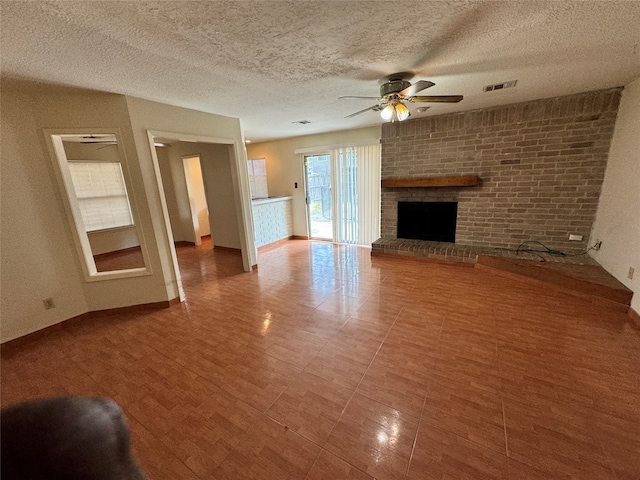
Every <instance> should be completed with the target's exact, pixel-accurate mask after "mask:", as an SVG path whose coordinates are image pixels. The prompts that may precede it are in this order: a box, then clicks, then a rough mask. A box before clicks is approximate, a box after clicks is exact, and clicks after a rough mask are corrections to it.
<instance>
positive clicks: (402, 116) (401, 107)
mask: <svg viewBox="0 0 640 480" xmlns="http://www.w3.org/2000/svg"><path fill="white" fill-rule="evenodd" d="M396 115H397V117H398V121H400V122H402V121H404V120H406V119H407V118H409V115H410V114H409V109H408V108H407V106H406V105H405V104H404V103H398V104H397V105H396Z"/></svg>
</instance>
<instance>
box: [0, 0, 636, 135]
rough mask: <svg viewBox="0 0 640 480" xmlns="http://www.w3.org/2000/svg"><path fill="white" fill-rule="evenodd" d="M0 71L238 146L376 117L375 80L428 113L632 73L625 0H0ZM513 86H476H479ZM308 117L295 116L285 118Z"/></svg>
mask: <svg viewBox="0 0 640 480" xmlns="http://www.w3.org/2000/svg"><path fill="white" fill-rule="evenodd" d="M0 8H1V10H0V15H1V21H2V25H1V28H2V29H1V44H0V45H1V49H2V50H1V53H2V64H1V69H2V74H3V76H7V77H16V78H24V79H32V80H38V81H45V82H50V83H54V84H62V85H70V86H77V87H85V88H90V89H95V90H103V91H109V92H116V93H123V94H128V95H133V96H137V97H142V98H147V99H150V100H155V101H159V102H163V103H168V104H172V105H179V106H183V107H188V108H192V109H196V110H202V111H206V112H211V113H216V114H221V115H227V116H231V117H237V118H240V120H241V123H242V127H243V130H244V132H245V136H246V138H248V139H251V140H253V141H260V140H265V139H273V138H282V137H291V136H296V135H304V134H309V133H317V132H326V131H332V130H344V129H350V128H356V127H362V126H368V125H376V124H379V123H381V119H380V117H379V115H378V114H377V113H376V112H373V111H369V112H366V113H363V114H362V115H358V116H356V117H354V118H350V119H345V118H344V117H345V116H346V115H348V114H350V113H353V112H355V111H357V110H361V109H363V108H366V107H368V106H370V105H373V104H374V103H375V102H372V101H366V100H338V96H340V95H363V96H377V95H378V92H379V79H380V78H381V77H383V76H385V75H388V74H390V73H393V72H399V71H410V72H412V73H413V74H414V75H415V76H414V77H413V80H414V81H415V80H419V79H426V80H431V81H433V82H435V84H436V86H434V87H432V88H430V89H428V90H425V91H424V92H423V94H426V95H442V94H463V95H464V96H465V99H464V100H463V101H462V102H461V103H459V104H432V105H431V108H430V109H429V110H427V112H426V113H422V114H420V113H417V112H416V111H415V108H416V106H415V105H412V106H410V108H411V110H412V115H413V116H414V117H417V116H424V115H439V114H443V113H448V112H454V111H460V110H470V109H475V108H482V107H487V106H493V105H500V104H507V103H514V102H520V101H526V100H532V99H536V98H543V97H552V96H558V95H564V94H570V93H576V92H580V91H587V90H595V89H600V88H608V87H614V86H620V85H625V84H627V83H629V82H630V81H632V80H634V79H635V78H638V77H640V27H639V25H640V2H638V1H619V2H616V1H589V0H580V1H560V0H552V1H547V0H539V1H538V0H522V1H518V0H510V1H505V2H501V1H470V0H469V1H467V0H448V1H444V0H443V1H426V0H418V1H385V2H379V1H337V0H336V1H318V0H313V1H301V0H297V1H239V2H234V1H210V0H207V1H118V2H115V1H88V0H78V1H74V0H66V1H43V0H39V1H16V2H13V1H5V0H0ZM509 80H518V83H517V86H516V87H515V88H513V89H509V90H502V91H495V92H488V93H483V92H482V87H483V86H484V85H488V84H494V83H501V82H504V81H509ZM298 120H309V121H310V122H311V123H310V124H308V125H298V124H294V123H293V122H296V121H298Z"/></svg>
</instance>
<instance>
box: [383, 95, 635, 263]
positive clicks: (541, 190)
mask: <svg viewBox="0 0 640 480" xmlns="http://www.w3.org/2000/svg"><path fill="white" fill-rule="evenodd" d="M621 91H622V89H621V88H614V89H608V90H600V91H594V92H586V93H580V94H576V95H570V96H564V97H557V98H550V99H543V100H536V101H532V102H527V103H519V104H513V105H507V106H502V107H495V108H490V109H485V110H474V111H469V112H462V113H455V114H449V115H441V116H434V117H426V118H419V119H415V120H408V121H406V122H396V123H386V124H384V125H383V128H382V140H381V143H382V179H383V188H382V206H381V208H382V211H381V214H382V215H381V236H382V238H381V240H382V241H387V243H388V241H389V240H393V239H396V238H397V215H398V213H397V212H398V202H457V222H456V232H455V239H456V240H455V241H456V244H460V245H468V246H476V247H497V248H516V247H517V246H518V245H519V244H521V243H522V242H524V241H529V240H537V241H540V242H542V243H544V244H545V245H548V246H549V247H550V248H553V249H558V250H562V251H565V252H567V253H570V252H580V251H583V250H585V249H586V248H587V241H588V239H589V234H590V232H591V226H592V224H593V221H594V218H595V213H596V208H597V205H598V199H599V196H600V189H601V186H602V182H603V179H604V172H605V167H606V163H607V157H608V152H609V145H610V142H611V138H612V135H613V129H614V124H615V119H616V114H617V110H618V104H619V101H620V95H621ZM465 175H477V176H478V177H479V184H478V185H477V186H456V187H450V186H445V187H384V183H385V180H386V181H387V183H389V181H391V180H399V181H400V183H402V180H409V183H410V181H411V180H416V179H425V178H426V179H429V178H433V177H443V176H453V177H455V176H465ZM396 183H397V182H396ZM414 183H415V182H414ZM569 234H576V235H582V236H583V241H582V242H575V241H571V242H570V241H569ZM375 246H376V245H375V244H374V250H375Z"/></svg>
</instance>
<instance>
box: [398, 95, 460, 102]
mask: <svg viewBox="0 0 640 480" xmlns="http://www.w3.org/2000/svg"><path fill="white" fill-rule="evenodd" d="M463 98H464V97H463V96H462V95H433V96H421V97H409V98H407V100H409V101H410V102H412V103H418V102H428V103H458V102H459V101H460V100H462V99H463Z"/></svg>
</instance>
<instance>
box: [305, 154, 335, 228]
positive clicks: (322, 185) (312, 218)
mask: <svg viewBox="0 0 640 480" xmlns="http://www.w3.org/2000/svg"><path fill="white" fill-rule="evenodd" d="M304 170H305V175H306V179H305V180H306V187H307V192H306V194H307V218H308V220H309V236H310V237H311V238H317V239H322V240H333V216H332V210H333V208H332V205H333V202H332V199H331V158H330V156H329V155H328V154H324V155H308V156H305V157H304Z"/></svg>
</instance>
